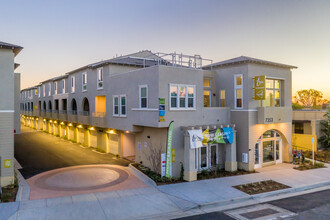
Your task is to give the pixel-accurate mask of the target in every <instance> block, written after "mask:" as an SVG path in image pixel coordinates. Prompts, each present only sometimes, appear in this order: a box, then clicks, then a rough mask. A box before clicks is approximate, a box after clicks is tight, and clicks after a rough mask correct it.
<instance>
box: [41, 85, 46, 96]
mask: <svg viewBox="0 0 330 220" xmlns="http://www.w3.org/2000/svg"><path fill="white" fill-rule="evenodd" d="M42 92H43V97H45V96H46V85H42Z"/></svg>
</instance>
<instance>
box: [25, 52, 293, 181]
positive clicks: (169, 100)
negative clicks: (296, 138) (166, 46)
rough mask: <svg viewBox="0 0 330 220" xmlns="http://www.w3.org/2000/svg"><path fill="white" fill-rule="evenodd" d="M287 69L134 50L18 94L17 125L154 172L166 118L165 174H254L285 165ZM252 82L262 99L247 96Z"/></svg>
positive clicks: (288, 101)
mask: <svg viewBox="0 0 330 220" xmlns="http://www.w3.org/2000/svg"><path fill="white" fill-rule="evenodd" d="M205 62H208V63H209V64H208V65H203V63H205ZM293 68H296V67H294V66H290V65H285V64H279V63H274V62H269V61H265V60H260V59H254V58H249V57H238V58H235V59H231V60H227V61H223V62H219V63H212V61H211V60H208V59H203V58H201V57H200V56H198V55H194V56H188V55H183V54H176V53H173V54H160V53H159V54H154V53H152V52H150V51H141V52H138V53H134V54H130V55H127V56H121V57H117V58H113V59H109V60H106V61H101V62H98V63H94V64H90V65H86V66H84V67H81V68H79V69H76V70H73V71H71V72H68V73H66V74H64V75H62V76H59V77H56V78H53V79H49V80H47V81H44V82H41V83H40V84H39V85H36V86H35V87H31V88H27V89H24V90H22V91H21V110H22V112H21V113H22V123H24V124H26V125H29V126H31V127H33V128H36V129H40V130H45V131H47V132H49V133H52V134H54V135H58V136H60V137H64V138H66V139H68V140H73V141H76V142H78V143H81V144H83V145H86V146H90V147H95V148H98V149H102V150H103V151H105V152H107V153H112V154H117V155H119V156H121V157H127V158H130V159H134V160H135V161H136V162H138V163H143V164H144V165H145V166H148V167H150V168H151V169H153V170H155V171H156V172H159V173H160V172H161V154H162V153H166V141H167V131H168V127H169V123H170V122H171V121H174V122H173V123H174V128H173V137H172V146H173V151H172V175H173V176H179V175H180V171H181V169H182V167H183V168H184V178H185V179H186V180H189V181H192V180H195V179H196V178H197V173H198V172H200V171H202V170H203V169H213V168H215V167H219V168H224V169H226V170H228V171H235V170H237V168H240V169H245V170H254V169H255V168H258V167H262V166H268V165H273V164H276V163H280V162H284V161H290V160H291V142H292V138H291V134H292V110H291V69H293ZM260 76H263V79H264V82H263V83H264V84H265V86H264V93H265V94H264V97H263V100H256V98H255V97H254V96H253V91H254V88H253V85H254V84H255V80H254V79H255V77H260ZM258 82H259V81H258ZM258 92H260V91H259V90H258Z"/></svg>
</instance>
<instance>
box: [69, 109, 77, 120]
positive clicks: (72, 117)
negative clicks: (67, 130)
mask: <svg viewBox="0 0 330 220" xmlns="http://www.w3.org/2000/svg"><path fill="white" fill-rule="evenodd" d="M68 121H69V122H73V123H77V122H78V115H77V111H69V112H68Z"/></svg>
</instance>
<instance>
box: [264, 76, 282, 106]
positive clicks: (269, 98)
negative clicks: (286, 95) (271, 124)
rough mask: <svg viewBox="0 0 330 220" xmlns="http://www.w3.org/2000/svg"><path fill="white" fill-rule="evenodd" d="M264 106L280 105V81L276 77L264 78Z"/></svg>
mask: <svg viewBox="0 0 330 220" xmlns="http://www.w3.org/2000/svg"><path fill="white" fill-rule="evenodd" d="M263 106H264V107H273V106H275V107H280V106H281V81H280V80H277V79H266V99H265V100H264V101H263Z"/></svg>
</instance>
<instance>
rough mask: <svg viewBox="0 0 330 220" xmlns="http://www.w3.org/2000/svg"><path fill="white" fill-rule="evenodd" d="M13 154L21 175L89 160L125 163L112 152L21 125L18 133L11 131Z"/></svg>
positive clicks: (31, 174)
mask: <svg viewBox="0 0 330 220" xmlns="http://www.w3.org/2000/svg"><path fill="white" fill-rule="evenodd" d="M15 158H16V160H17V161H18V162H19V163H20V165H21V166H22V167H23V168H22V169H20V172H21V174H22V175H23V176H24V178H25V179H28V178H30V177H32V176H34V175H37V174H40V173H42V172H45V171H49V170H53V169H58V168H63V167H69V166H77V165H89V164H111V165H121V166H128V164H129V163H130V162H129V161H128V160H125V159H120V158H116V157H115V156H114V155H112V154H100V153H97V152H93V151H92V149H91V148H83V147H82V146H81V145H80V144H76V143H72V142H70V141H67V140H63V139H61V138H59V137H56V136H54V135H51V134H48V133H45V132H42V131H36V130H34V129H31V128H28V127H25V126H23V125H22V133H21V134H16V135H15Z"/></svg>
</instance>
